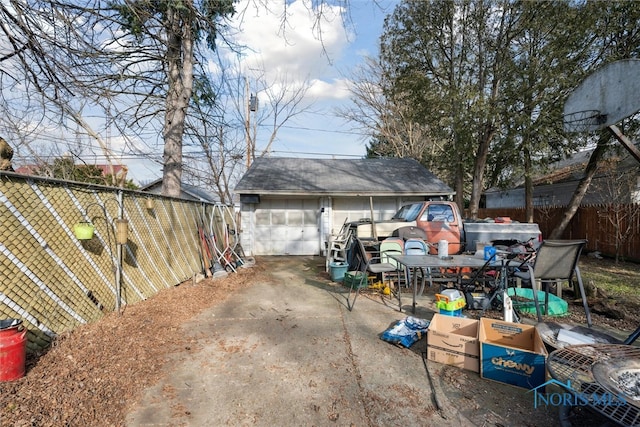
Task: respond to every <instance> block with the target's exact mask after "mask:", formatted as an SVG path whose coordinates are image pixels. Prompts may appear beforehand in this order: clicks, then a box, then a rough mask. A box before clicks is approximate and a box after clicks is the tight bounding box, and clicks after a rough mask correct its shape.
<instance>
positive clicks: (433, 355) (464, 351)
mask: <svg viewBox="0 0 640 427" xmlns="http://www.w3.org/2000/svg"><path fill="white" fill-rule="evenodd" d="M426 356H427V359H428V360H431V361H434V362H438V363H444V364H447V365H452V366H456V367H458V368H463V369H468V370H470V371H473V372H480V376H481V377H482V378H486V379H490V380H493V381H498V382H501V383H505V384H510V385H513V386H516V387H522V388H526V389H529V390H533V389H535V388H537V387H539V386H541V385H542V384H544V383H545V382H546V380H547V370H546V360H547V357H548V353H547V350H546V348H545V346H544V342H543V341H542V338H541V337H540V334H539V333H538V331H537V329H536V327H535V326H532V325H525V324H522V323H512V322H505V321H504V320H497V319H489V318H485V317H483V318H480V320H476V319H467V318H464V317H454V316H446V315H441V314H438V313H436V314H434V315H433V318H432V319H431V323H430V324H429V328H428V329H427V354H426Z"/></svg>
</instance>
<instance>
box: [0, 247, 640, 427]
mask: <svg viewBox="0 0 640 427" xmlns="http://www.w3.org/2000/svg"><path fill="white" fill-rule="evenodd" d="M267 274H271V272H269V271H266V270H265V269H264V268H263V267H262V266H261V265H260V262H259V259H258V262H257V263H256V265H255V267H253V268H248V269H239V270H238V272H237V273H234V274H230V275H229V276H228V277H226V278H224V279H216V280H212V279H207V280H204V281H202V282H200V283H197V284H194V283H193V282H191V281H188V282H185V283H183V284H182V285H180V286H176V287H173V288H170V289H166V290H163V291H161V292H160V293H158V294H157V295H156V296H154V297H153V298H151V299H149V300H146V301H143V302H140V303H137V304H134V305H132V306H126V307H125V308H124V309H123V310H122V312H121V313H119V314H118V313H113V314H110V315H108V316H106V317H105V318H104V319H103V320H101V321H100V322H97V323H94V324H89V325H84V326H82V327H79V328H78V329H76V330H75V331H73V332H71V333H67V334H64V335H61V336H60V337H59V338H58V339H57V340H56V341H55V345H53V346H52V347H51V349H50V350H49V351H47V352H46V353H44V354H41V355H29V357H28V360H27V374H26V375H25V377H24V378H22V379H20V380H17V381H13V382H4V383H0V426H62V425H68V426H122V425H124V423H125V421H124V420H125V416H126V414H127V413H128V412H129V411H130V410H131V408H134V407H136V405H137V404H138V403H139V401H140V398H141V393H142V391H143V390H144V389H145V388H147V387H149V386H151V385H153V384H155V383H157V382H158V380H159V377H160V375H161V373H162V372H163V370H162V369H161V368H162V367H163V366H164V365H165V364H167V363H168V362H169V361H170V360H171V358H172V357H173V356H174V355H175V354H176V353H185V352H186V353H190V352H197V351H198V346H199V344H198V342H197V341H194V340H193V339H192V338H189V337H188V335H187V334H185V333H184V331H183V329H181V326H182V325H183V324H185V323H186V322H187V321H188V320H189V319H192V318H193V317H195V316H197V315H198V314H199V313H201V312H202V311H203V310H205V309H206V308H209V307H211V306H213V305H215V304H220V303H221V302H223V301H224V300H225V298H226V297H227V296H228V295H229V294H230V293H231V292H233V290H237V289H239V288H241V287H249V286H251V285H252V283H255V282H256V281H257V280H258V278H259V277H260V275H267ZM312 274H314V275H315V278H316V280H321V281H326V283H331V282H330V279H329V277H328V274H327V273H325V272H324V260H323V259H321V258H319V262H318V263H317V268H316V271H314V272H312ZM336 286H339V285H336ZM177 302H179V303H177ZM570 307H571V308H570V310H571V319H566V318H565V319H564V321H575V322H577V323H584V320H583V317H584V313H583V312H582V314H581V311H582V308H581V306H579V305H576V304H570ZM621 308H622V309H623V310H625V312H626V314H625V319H623V320H612V319H607V318H605V317H604V316H601V315H598V314H594V315H593V321H594V324H596V325H598V324H604V325H609V326H612V327H616V328H618V329H621V330H623V331H627V332H630V331H631V330H633V329H635V327H636V326H637V325H638V324H639V323H640V311H639V310H638V308H639V306H638V305H637V304H636V303H635V302H634V303H633V304H631V303H629V304H621ZM440 372H441V374H442V376H443V377H442V378H440V379H439V380H440V381H441V382H442V383H444V384H446V387H447V389H446V390H447V391H448V392H449V393H452V395H453V396H456V394H455V393H459V395H458V396H459V400H457V401H455V402H453V403H454V404H456V405H460V406H461V408H462V409H465V410H467V411H468V412H469V411H471V412H472V410H473V407H474V405H483V407H495V410H496V411H509V412H510V415H509V419H510V422H511V423H510V425H514V426H533V425H538V426H540V425H553V423H554V422H555V421H553V420H555V419H556V418H555V414H546V415H544V421H545V422H541V421H543V419H542V418H540V419H538V418H533V417H532V408H531V406H530V402H522V401H516V400H513V401H510V400H509V398H508V396H510V395H513V394H514V393H515V392H514V390H515V389H514V388H512V387H509V386H504V385H500V384H494V385H491V386H488V388H486V389H485V388H483V391H482V392H480V391H478V390H474V389H472V388H471V387H470V386H469V384H472V382H473V381H477V378H475V377H477V374H473V373H467V372H463V373H461V371H458V370H456V369H455V368H450V367H447V368H446V369H441V371H440ZM447 376H448V377H447ZM456 390H457V391H456ZM487 390H489V392H487ZM496 405H498V406H496ZM499 405H502V406H499ZM505 405H506V407H505ZM177 410H179V408H178V409H177ZM576 419H577V420H579V422H580V420H581V419H582V420H583V421H584V420H591V419H592V418H589V416H587V415H580V414H578V415H577V418H576ZM487 425H496V426H501V425H502V424H500V423H494V424H487ZM585 425H587V424H585ZM588 425H594V424H588Z"/></svg>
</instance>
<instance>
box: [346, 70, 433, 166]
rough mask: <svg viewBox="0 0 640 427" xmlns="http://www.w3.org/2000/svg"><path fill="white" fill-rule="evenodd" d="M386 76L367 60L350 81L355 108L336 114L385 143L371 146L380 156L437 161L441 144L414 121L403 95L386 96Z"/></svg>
mask: <svg viewBox="0 0 640 427" xmlns="http://www.w3.org/2000/svg"><path fill="white" fill-rule="evenodd" d="M385 75H386V74H385V73H384V72H383V70H382V66H381V64H380V62H379V61H377V60H376V59H375V58H371V57H367V58H365V61H364V63H363V64H362V65H360V66H359V67H357V68H356V69H355V71H354V73H353V76H352V78H351V80H350V86H349V91H350V93H351V101H352V105H351V106H350V107H347V108H339V109H338V110H337V114H338V115H339V116H340V117H342V118H344V119H345V120H347V121H349V122H351V123H353V124H354V125H355V126H356V127H357V128H358V130H360V131H361V132H362V133H363V134H364V135H365V137H368V138H370V139H372V140H374V141H375V140H382V141H384V144H375V143H372V145H371V146H370V149H372V150H373V151H374V152H377V153H378V154H379V155H385V156H392V157H408V158H414V159H418V160H422V161H426V159H433V158H435V157H436V156H437V155H438V153H439V152H440V151H441V150H442V149H443V147H442V145H440V144H438V143H437V142H436V141H435V140H434V138H433V134H432V132H431V129H430V127H429V125H428V124H425V123H419V122H418V121H416V120H415V114H414V113H413V111H412V109H411V105H410V103H409V102H407V100H406V99H403V98H402V95H401V94H396V95H389V96H387V95H386V94H388V93H389V92H388V91H386V89H387V88H388V82H385ZM373 155H375V154H373ZM434 165H435V164H432V163H430V164H427V167H429V168H432V167H433V166H434Z"/></svg>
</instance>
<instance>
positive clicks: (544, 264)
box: [513, 240, 591, 327]
mask: <svg viewBox="0 0 640 427" xmlns="http://www.w3.org/2000/svg"><path fill="white" fill-rule="evenodd" d="M586 243H587V241H586V240H545V241H544V242H542V244H541V245H540V247H539V248H538V251H537V253H536V257H535V259H534V262H533V265H532V266H530V267H529V268H528V269H526V270H524V271H518V270H516V271H515V272H514V273H513V275H514V276H515V277H516V278H519V279H521V280H522V282H523V284H524V285H529V286H531V288H532V291H533V292H532V293H533V301H534V304H535V307H536V315H537V318H538V322H542V311H541V309H540V302H539V299H538V289H537V282H538V281H539V282H540V283H541V288H544V291H545V301H544V304H543V305H544V308H545V313H546V311H547V306H548V304H549V284H550V283H553V282H559V281H568V282H571V280H572V279H573V278H574V277H575V278H576V280H577V282H578V289H579V290H580V295H581V297H582V304H583V306H584V311H585V314H586V316H587V325H588V326H589V327H591V313H590V312H589V306H588V305H587V296H586V294H585V292H584V285H583V284H582V277H581V276H580V269H579V268H578V261H579V259H580V254H581V253H582V249H583V248H584V246H585V245H586ZM517 305H518V303H517V302H514V309H517Z"/></svg>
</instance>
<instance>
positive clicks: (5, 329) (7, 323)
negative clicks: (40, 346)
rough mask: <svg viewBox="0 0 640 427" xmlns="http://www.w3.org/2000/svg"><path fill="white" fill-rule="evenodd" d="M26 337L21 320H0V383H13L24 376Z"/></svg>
mask: <svg viewBox="0 0 640 427" xmlns="http://www.w3.org/2000/svg"><path fill="white" fill-rule="evenodd" d="M26 335H27V330H26V329H25V328H24V327H23V326H22V320H18V319H6V320H0V381H13V380H17V379H19V378H22V377H23V376H24V370H25V367H24V366H25V359H26V356H27V338H26Z"/></svg>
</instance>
